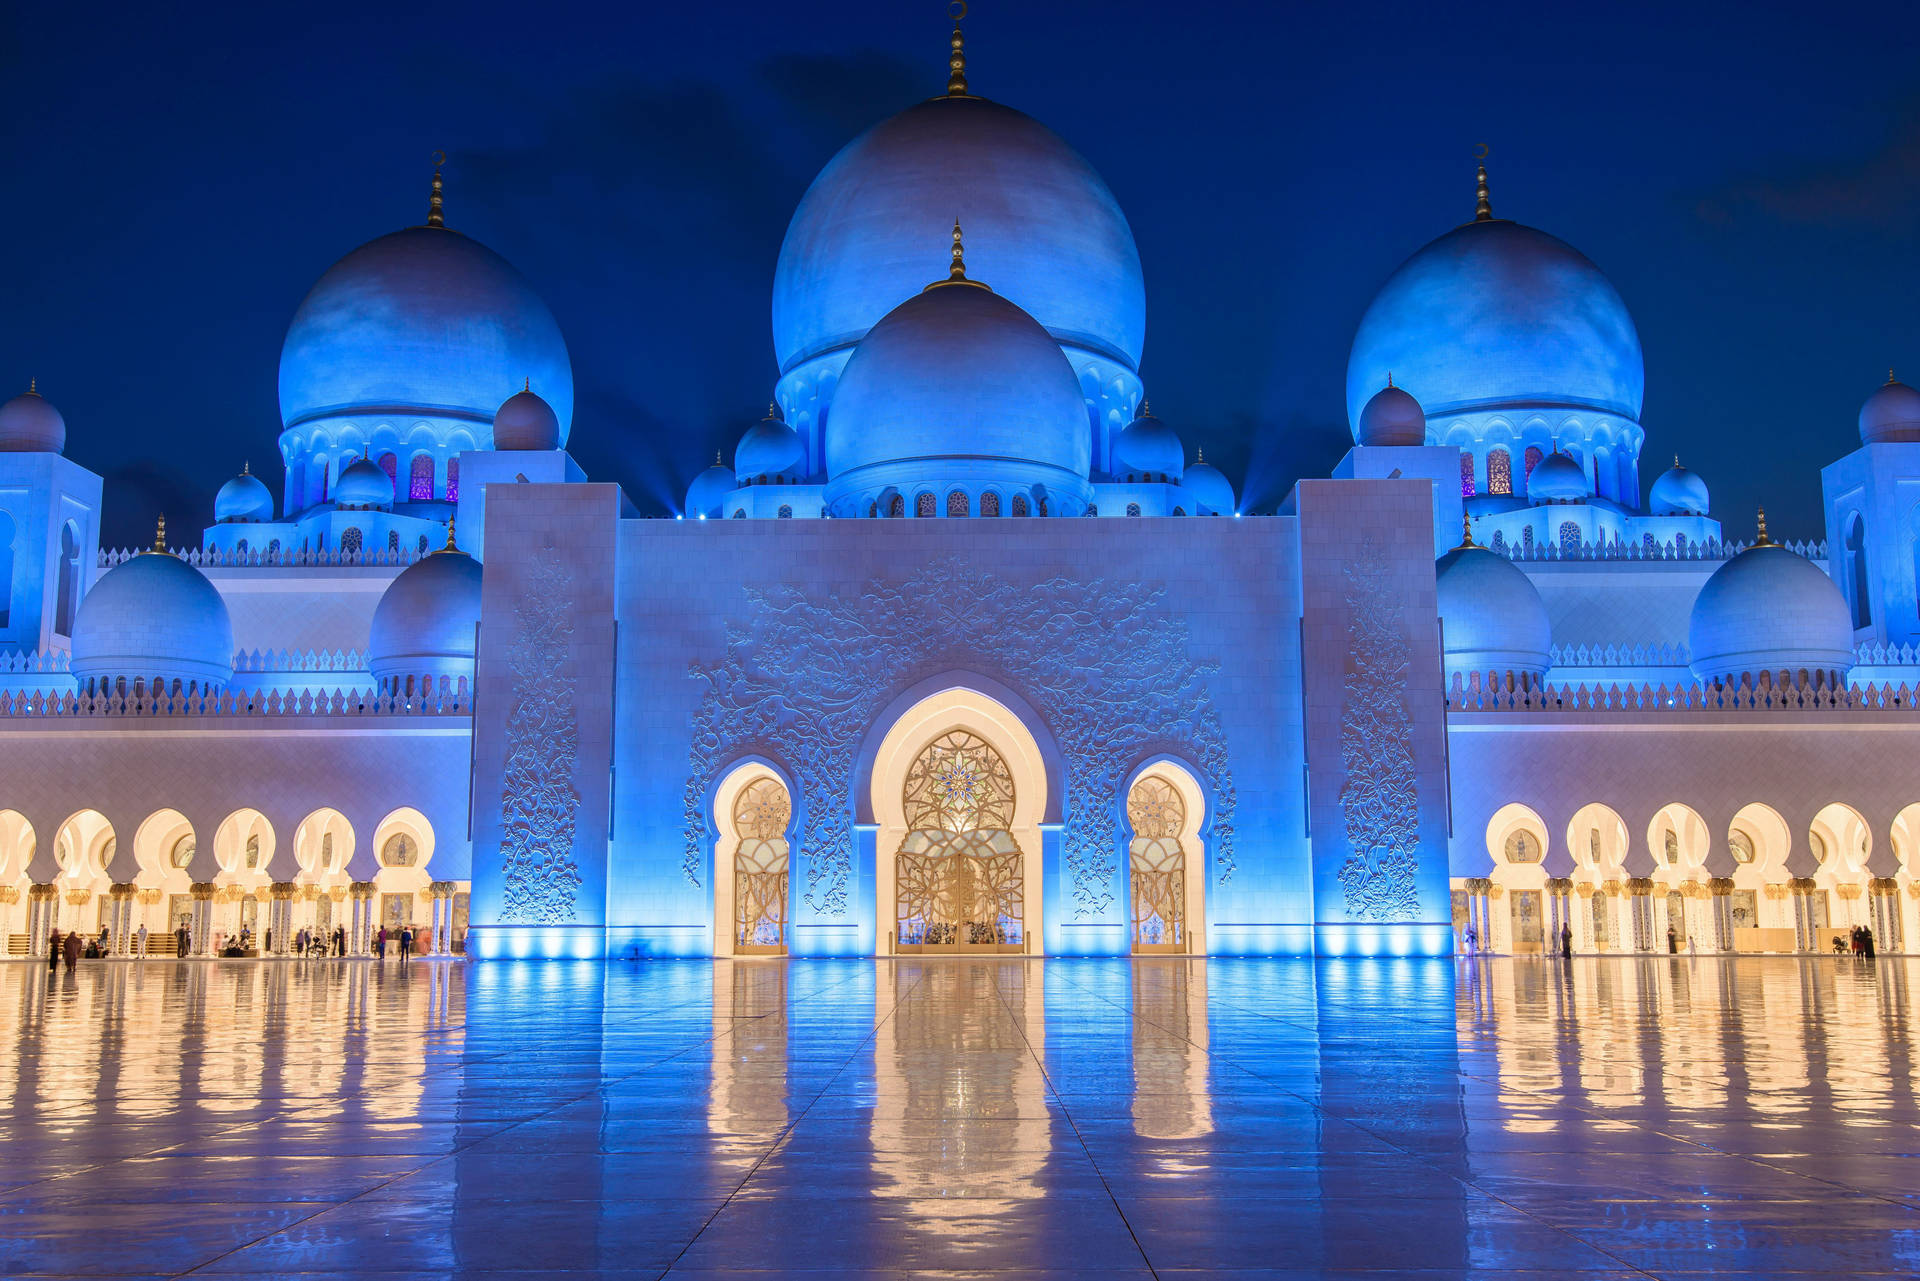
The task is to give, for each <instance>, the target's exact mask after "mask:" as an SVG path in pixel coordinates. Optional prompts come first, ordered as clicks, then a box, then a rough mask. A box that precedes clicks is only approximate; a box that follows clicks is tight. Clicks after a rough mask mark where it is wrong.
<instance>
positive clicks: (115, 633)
mask: <svg viewBox="0 0 1920 1281" xmlns="http://www.w3.org/2000/svg"><path fill="white" fill-rule="evenodd" d="M166 528H167V524H166V520H165V518H164V517H163V518H162V519H161V521H160V528H159V532H158V533H157V534H156V535H155V537H154V547H153V550H152V551H148V552H142V553H141V554H140V555H138V556H134V557H132V558H130V559H128V560H126V561H123V562H121V563H120V564H118V565H116V566H114V567H113V568H112V569H110V570H108V571H107V572H106V573H104V574H102V575H101V576H100V580H99V581H98V582H96V583H95V584H94V585H93V590H92V591H90V592H88V593H87V594H86V597H85V598H84V599H83V600H82V601H81V602H80V611H79V614H78V616H77V617H75V619H74V623H73V661H72V670H73V674H74V676H75V677H76V678H78V680H79V681H80V684H81V687H82V688H83V689H85V688H87V687H89V686H92V687H94V688H96V689H100V688H104V689H106V690H113V689H114V688H115V686H114V682H116V681H118V680H121V679H124V680H125V681H126V682H127V692H129V693H131V692H132V690H131V686H132V683H133V682H134V681H136V680H144V681H147V682H149V683H159V684H161V685H163V686H165V687H166V688H168V689H169V690H171V688H172V686H173V684H174V682H176V681H178V682H179V683H180V684H181V685H182V686H183V687H186V688H194V689H203V690H204V689H218V688H220V687H221V686H224V685H225V684H226V683H227V682H228V681H229V680H231V679H232V678H233V622H232V620H231V619H230V618H229V617H228V615H227V603H226V601H224V600H222V599H221V597H220V592H219V590H218V589H217V588H215V587H214V585H213V584H212V583H210V582H208V581H207V578H206V575H204V574H202V573H201V572H200V571H199V570H197V569H195V568H194V567H193V566H191V565H189V564H187V562H185V561H184V560H181V559H180V558H179V557H178V556H175V555H172V554H171V553H169V552H168V551H167V550H166Z"/></svg>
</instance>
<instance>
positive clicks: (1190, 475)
mask: <svg viewBox="0 0 1920 1281" xmlns="http://www.w3.org/2000/svg"><path fill="white" fill-rule="evenodd" d="M1180 483H1181V484H1182V485H1183V486H1185V487H1186V490H1187V492H1188V493H1189V494H1192V495H1193V497H1194V501H1195V504H1196V505H1197V506H1198V507H1199V509H1200V513H1201V514H1203V515H1214V516H1231V515H1233V513H1234V505H1235V504H1234V497H1233V486H1232V484H1230V483H1229V482H1228V480H1227V478H1226V476H1225V475H1224V474H1222V473H1221V471H1220V469H1219V468H1218V467H1215V466H1214V465H1213V464H1212V463H1210V462H1208V461H1207V452H1206V450H1204V449H1201V450H1196V451H1194V459H1193V466H1191V467H1189V468H1187V470H1186V472H1185V474H1184V475H1182V476H1181V477H1180Z"/></svg>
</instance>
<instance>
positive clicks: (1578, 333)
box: [1347, 218, 1645, 423]
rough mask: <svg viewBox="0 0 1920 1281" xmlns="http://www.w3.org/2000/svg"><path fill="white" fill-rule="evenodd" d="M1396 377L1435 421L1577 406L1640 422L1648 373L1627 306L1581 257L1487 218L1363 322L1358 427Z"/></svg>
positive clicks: (1355, 370)
mask: <svg viewBox="0 0 1920 1281" xmlns="http://www.w3.org/2000/svg"><path fill="white" fill-rule="evenodd" d="M1389 371H1392V373H1393V374H1394V375H1395V376H1396V378H1397V379H1398V380H1399V381H1400V382H1401V383H1402V384H1404V385H1405V386H1408V387H1413V388H1416V389H1418V391H1419V393H1420V403H1421V405H1422V406H1423V407H1424V408H1425V409H1426V415H1427V419H1428V420H1429V421H1434V420H1437V419H1440V418H1444V417H1447V416H1449V415H1453V414H1460V413H1472V412H1475V411H1480V410H1491V409H1510V410H1512V411H1513V412H1514V413H1515V414H1516V415H1519V414H1525V413H1527V412H1528V411H1531V410H1538V409H1552V408H1562V409H1564V408H1574V409H1587V410H1593V411H1598V412H1601V413H1605V414H1612V415H1616V416H1619V417H1622V418H1628V419H1632V420H1634V421H1635V422H1636V423H1637V422H1638V421H1639V418H1640V406H1641V398H1642V394H1643V392H1644V390H1645V370H1644V368H1643V366H1642V363H1641V356H1640V335H1639V333H1638V331H1636V330H1635V329H1634V325H1633V318H1632V317H1631V316H1629V315H1628V314H1627V306H1626V303H1625V302H1623V301H1622V300H1621V298H1620V295H1619V293H1618V292H1617V291H1616V290H1615V289H1614V287H1613V285H1612V284H1611V283H1610V282H1609V281H1608V280H1607V278H1606V277H1605V276H1603V275H1601V274H1600V269H1599V268H1598V267H1595V266H1594V265H1593V263H1591V262H1589V261H1588V260H1587V259H1586V257H1585V256H1584V255H1582V254H1581V253H1580V251H1579V250H1577V249H1575V248H1573V246H1571V245H1569V244H1566V243H1565V242H1563V241H1560V240H1556V239H1555V238H1554V237H1552V236H1549V235H1548V234H1547V233H1546V232H1544V231H1536V230H1535V229H1533V228H1532V227H1524V226H1522V225H1520V224H1519V223H1517V222H1508V221H1506V220H1504V219H1495V218H1489V219H1486V220H1484V221H1475V222H1470V223H1467V224H1466V225H1465V226H1461V227H1456V228H1454V230H1452V231H1450V232H1448V233H1447V234H1446V235H1444V236H1442V237H1440V238H1439V239H1438V240H1436V241H1434V242H1433V243H1432V244H1430V245H1428V246H1427V247H1426V248H1424V249H1422V250H1420V251H1419V252H1418V253H1416V254H1414V255H1413V257H1411V258H1409V259H1407V261H1406V262H1405V263H1403V264H1401V266H1400V268H1399V270H1397V271H1395V272H1394V273H1393V275H1392V276H1391V277H1390V278H1389V279H1388V281H1387V283H1386V284H1385V285H1384V286H1382V287H1381V290H1380V292H1379V293H1378V294H1377V295H1375V297H1374V300H1373V302H1372V303H1371V304H1370V305H1369V306H1368V308H1367V311H1366V314H1365V316H1363V317H1362V318H1361V321H1360V329H1359V332H1358V333H1357V334H1355V335H1354V339H1353V351H1352V354H1351V355H1350V356H1349V357H1348V360H1347V418H1348V421H1349V422H1353V423H1358V422H1359V420H1360V412H1361V409H1362V408H1363V407H1364V406H1365V405H1366V403H1367V400H1368V399H1369V398H1370V397H1371V396H1373V395H1374V393H1375V392H1376V391H1377V390H1378V389H1379V388H1381V387H1383V386H1385V385H1386V381H1387V374H1388V372H1389Z"/></svg>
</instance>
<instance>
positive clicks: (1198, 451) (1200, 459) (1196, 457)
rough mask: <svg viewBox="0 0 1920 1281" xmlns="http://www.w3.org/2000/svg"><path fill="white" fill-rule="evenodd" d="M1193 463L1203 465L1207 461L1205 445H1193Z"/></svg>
mask: <svg viewBox="0 0 1920 1281" xmlns="http://www.w3.org/2000/svg"><path fill="white" fill-rule="evenodd" d="M1193 461H1194V462H1196V463H1204V462H1206V461H1207V448H1206V446H1205V445H1195V446H1194V447H1193Z"/></svg>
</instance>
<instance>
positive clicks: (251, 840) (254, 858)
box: [247, 836, 260, 870]
mask: <svg viewBox="0 0 1920 1281" xmlns="http://www.w3.org/2000/svg"><path fill="white" fill-rule="evenodd" d="M259 866H260V838H259V837H258V836H249V837H248V838H247V867H248V869H249V870H251V869H254V868H258V867H259Z"/></svg>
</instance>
